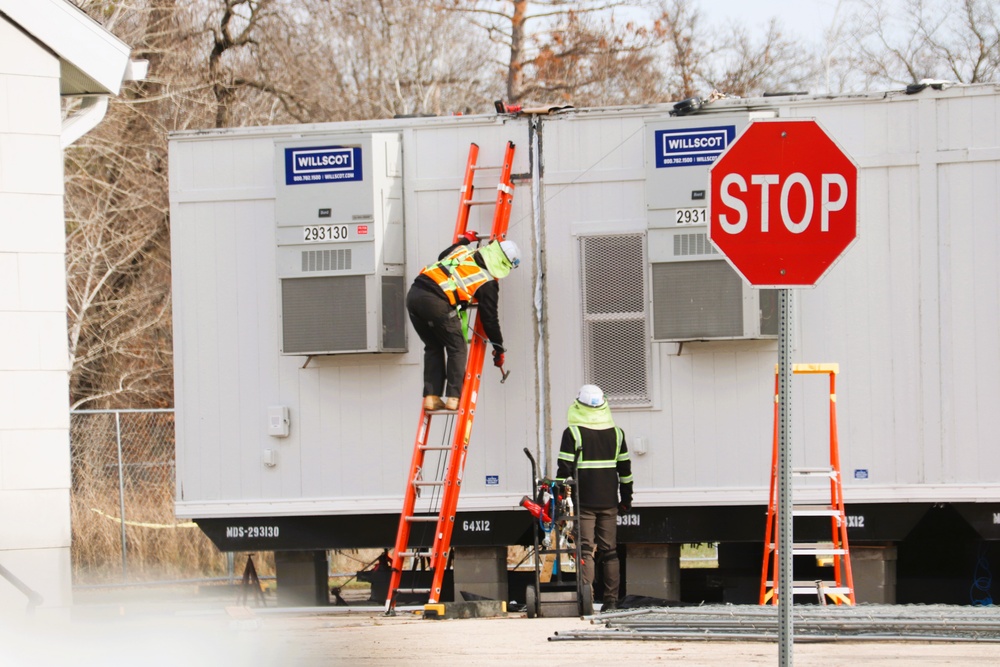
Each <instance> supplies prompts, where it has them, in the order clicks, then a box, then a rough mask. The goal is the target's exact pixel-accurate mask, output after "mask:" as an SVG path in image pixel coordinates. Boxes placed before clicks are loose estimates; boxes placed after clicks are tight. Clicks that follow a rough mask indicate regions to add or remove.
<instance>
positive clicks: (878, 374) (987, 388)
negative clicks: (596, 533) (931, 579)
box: [543, 86, 1000, 505]
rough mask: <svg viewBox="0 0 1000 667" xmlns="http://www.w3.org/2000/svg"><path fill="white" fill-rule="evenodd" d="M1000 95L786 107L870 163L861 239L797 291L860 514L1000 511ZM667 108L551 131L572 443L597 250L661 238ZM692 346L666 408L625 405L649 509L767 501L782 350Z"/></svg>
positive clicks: (558, 344) (802, 385) (799, 428)
mask: <svg viewBox="0 0 1000 667" xmlns="http://www.w3.org/2000/svg"><path fill="white" fill-rule="evenodd" d="M997 100H998V96H997V90H996V89H995V88H994V87H993V86H979V87H969V88H952V89H950V90H946V91H943V92H937V91H932V90H927V91H925V92H924V93H922V94H921V95H918V96H907V95H904V94H903V93H901V92H900V93H895V94H891V95H887V96H885V97H884V98H883V97H882V96H876V95H872V96H860V97H856V98H842V99H836V100H825V99H824V100H811V101H796V102H788V101H785V102H784V103H780V101H775V102H774V104H775V107H776V108H777V109H778V112H779V115H780V116H781V117H816V118H817V119H818V120H819V122H820V123H821V124H822V125H823V126H824V127H825V128H826V129H827V131H828V132H829V133H830V134H831V135H832V136H833V137H834V138H835V139H836V140H837V141H838V142H839V143H840V144H841V145H842V146H843V148H844V149H845V150H846V151H847V152H848V153H849V154H850V155H851V156H852V157H853V158H854V159H855V160H856V161H857V162H858V164H859V166H860V199H859V201H860V202H861V204H860V207H861V210H860V223H859V230H860V239H859V241H858V242H857V243H856V244H855V245H854V246H853V247H852V248H851V249H850V250H849V251H848V252H847V254H846V255H845V256H844V257H843V259H842V260H841V261H840V262H839V263H838V264H837V265H836V266H835V267H834V269H833V270H832V271H831V272H830V273H829V274H828V275H827V276H826V277H825V278H824V280H823V281H822V282H821V283H820V284H819V286H817V287H816V288H814V289H800V290H796V294H795V298H796V304H797V305H796V312H795V318H796V319H795V322H794V324H793V326H794V342H793V348H794V349H793V361H795V362H803V363H821V362H836V363H839V364H840V367H841V373H840V375H839V376H838V377H837V395H838V403H837V409H838V426H839V436H840V438H839V439H840V447H841V464H842V470H843V472H844V475H845V477H846V489H847V490H846V491H845V493H846V494H847V498H848V500H849V501H851V502H868V501H894V502H905V501H947V500H956V501H957V500H994V501H995V500H996V499H998V498H1000V485H998V484H997V483H996V480H998V479H1000V451H998V448H996V447H994V446H993V443H995V439H996V434H997V433H998V432H1000V411H998V410H996V409H993V408H991V407H990V406H993V405H996V404H998V403H1000V344H998V342H997V341H998V337H1000V317H998V312H1000V279H998V274H1000V271H998V260H1000V243H998V234H1000V233H998V231H997V227H998V222H1000V220H998V217H1000V216H998V214H997V210H998V207H997V205H998V203H1000V202H998V201H997V199H998V195H997V192H998V190H1000V188H998V185H1000V183H998V169H997V160H998V157H1000V150H998V145H1000V141H998V138H997V135H998V130H997V127H998V119H997V116H998V105H997ZM756 102H759V101H756ZM740 104H742V103H741V102H731V103H729V106H728V108H726V109H725V110H728V111H732V110H735V109H736V108H738V107H739V105H740ZM748 104H751V103H748ZM753 106H754V107H755V108H759V106H760V105H758V104H756V103H753ZM649 114H650V112H648V111H645V112H640V111H636V110H624V111H623V110H609V111H605V112H587V113H582V114H579V115H577V116H575V117H574V116H572V115H571V116H567V117H564V118H561V119H558V120H557V119H552V120H547V121H545V123H544V145H545V152H544V157H545V169H546V170H545V179H544V188H545V190H544V193H543V195H544V200H545V202H546V209H545V224H546V232H545V233H546V238H545V241H546V250H547V261H548V263H549V264H548V270H547V272H546V276H547V283H548V297H549V298H548V302H547V307H548V311H549V317H548V327H549V331H550V334H551V336H552V340H553V341H554V342H553V343H550V349H551V354H552V360H551V364H552V367H553V369H558V370H559V372H553V373H552V392H551V400H552V404H553V408H552V413H553V424H552V430H551V437H552V439H553V442H555V443H558V438H559V435H560V433H561V430H562V428H563V425H564V424H563V423H562V421H563V415H564V411H565V405H566V404H567V402H568V401H569V400H571V398H572V396H573V394H574V392H575V390H576V388H577V387H578V386H579V384H580V383H581V382H582V381H583V370H582V368H581V364H582V360H583V351H582V341H581V324H580V323H581V305H580V301H581V297H580V278H579V257H578V246H577V243H578V238H579V237H580V236H581V235H590V234H608V233H635V232H642V231H644V229H645V219H644V218H645V211H644V209H643V203H644V196H645V192H644V190H643V188H644V186H645V182H644V174H643V172H642V164H643V163H642V159H643V142H645V141H646V140H647V138H646V135H645V133H644V132H643V131H642V123H643V122H644V120H647V119H650V118H654V117H653V116H651V115H649ZM662 116H663V117H665V114H662ZM706 118H709V119H710V116H707V115H706ZM570 264H571V265H572V267H573V270H572V271H567V270H566V268H567V266H569V265H570ZM677 351H678V349H677V346H676V345H674V344H670V343H656V342H652V343H651V350H650V352H651V354H650V360H651V362H650V363H651V365H652V366H651V371H652V373H651V380H652V395H653V406H652V408H651V409H645V408H636V409H622V408H619V409H617V410H616V420H617V421H618V423H619V424H620V425H622V426H623V427H624V428H625V430H626V433H627V434H628V435H629V437H630V438H637V437H642V438H645V439H646V440H647V443H648V444H647V448H648V453H646V454H645V455H641V456H636V455H634V456H633V460H634V469H635V474H636V489H637V502H638V504H640V505H660V504H667V505H672V504H684V505H688V504H694V505H717V504H728V503H753V504H759V503H764V502H766V493H767V490H766V484H767V481H768V476H769V472H770V461H771V458H770V457H771V434H772V430H771V429H772V424H773V422H772V415H773V403H772V396H773V381H774V375H773V373H774V364H775V362H776V361H777V349H776V345H774V344H773V343H766V342H728V341H727V342H721V341H720V342H705V343H685V344H684V345H683V346H682V347H681V348H680V354H677ZM793 386H794V393H793V408H792V410H793V423H794V427H795V429H794V434H793V435H794V440H793V456H794V461H795V465H822V464H824V463H826V462H827V461H828V449H827V445H828V433H829V430H828V429H829V419H828V410H829V400H828V393H827V388H828V384H827V381H826V378H824V377H816V376H806V377H796V379H795V381H794V383H793ZM856 470H857V471H862V470H863V471H865V472H866V473H867V478H865V479H862V478H860V477H859V478H858V479H855V478H854V472H855V471H856ZM823 493H826V490H825V488H823V489H818V490H817V494H818V495H822V494H823Z"/></svg>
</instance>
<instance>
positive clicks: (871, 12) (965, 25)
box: [851, 0, 1000, 87]
mask: <svg viewBox="0 0 1000 667" xmlns="http://www.w3.org/2000/svg"><path fill="white" fill-rule="evenodd" d="M851 27H852V29H851V36H852V39H851V45H852V47H853V48H854V50H855V52H856V53H857V56H858V57H857V59H856V60H855V61H854V62H853V63H852V65H854V66H855V67H857V68H858V71H859V72H860V74H861V75H862V76H863V85H864V86H866V87H871V86H876V85H877V86H886V85H894V84H896V85H898V84H909V83H916V82H918V81H921V80H923V79H947V80H951V81H956V82H961V83H979V82H984V81H993V80H996V79H997V76H998V75H1000V8H998V6H997V4H996V2H993V1H992V0H906V2H905V3H904V4H903V6H902V8H901V9H899V10H898V11H893V8H892V7H890V6H889V5H887V4H886V3H885V2H883V1H882V0H855V3H854V9H853V12H852V14H851Z"/></svg>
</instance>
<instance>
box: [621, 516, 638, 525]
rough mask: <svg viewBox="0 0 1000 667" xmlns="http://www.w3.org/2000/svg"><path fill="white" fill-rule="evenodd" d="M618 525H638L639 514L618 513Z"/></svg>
mask: <svg viewBox="0 0 1000 667" xmlns="http://www.w3.org/2000/svg"><path fill="white" fill-rule="evenodd" d="M618 525H619V526H638V525H639V515H638V514H619V515H618Z"/></svg>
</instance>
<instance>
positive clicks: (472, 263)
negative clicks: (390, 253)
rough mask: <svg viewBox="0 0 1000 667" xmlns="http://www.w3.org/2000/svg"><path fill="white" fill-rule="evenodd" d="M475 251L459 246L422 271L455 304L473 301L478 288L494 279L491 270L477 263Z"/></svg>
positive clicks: (449, 301)
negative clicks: (474, 255)
mask: <svg viewBox="0 0 1000 667" xmlns="http://www.w3.org/2000/svg"><path fill="white" fill-rule="evenodd" d="M473 252H475V251H470V250H469V248H468V247H467V246H459V247H458V248H455V249H454V250H452V251H451V254H450V255H448V256H447V257H445V258H444V259H442V260H441V261H439V262H435V263H434V264H431V265H430V266H426V267H424V269H423V270H422V271H421V272H420V273H422V274H424V275H425V276H427V277H428V278H430V279H431V280H433V281H434V282H435V283H437V285H438V287H440V288H441V290H442V291H443V292H444V294H445V296H447V297H448V303H450V304H451V305H453V306H457V305H458V304H459V303H469V302H471V301H472V295H473V294H475V293H476V290H477V289H479V287H480V286H481V285H483V284H485V283H486V282H487V281H490V280H493V276H492V275H490V272H489V271H487V270H486V269H484V268H483V267H481V266H479V265H478V264H476V260H475V258H474V257H473Z"/></svg>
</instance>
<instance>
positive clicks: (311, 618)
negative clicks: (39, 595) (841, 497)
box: [0, 594, 1000, 667]
mask: <svg viewBox="0 0 1000 667" xmlns="http://www.w3.org/2000/svg"><path fill="white" fill-rule="evenodd" d="M80 598H81V596H78V601H77V603H76V605H75V606H74V607H73V609H72V612H71V613H70V614H66V613H62V614H59V613H37V614H35V615H33V616H31V617H22V618H19V619H11V618H5V619H3V621H4V622H2V623H0V665H3V666H4V667H49V666H50V665H51V666H56V665H58V666H63V665H67V666H72V667H89V666H90V665H95V666H96V665H100V666H101V667H119V666H121V667H125V666H128V667H133V666H142V667H146V666H159V665H164V666H166V665H170V666H171V667H173V666H177V665H185V666H188V667H201V666H203V665H204V666H208V665H213V666H214V665H220V664H221V665H234V666H236V667H272V666H274V667H277V666H281V667H297V666H299V665H302V666H312V665H317V666H319V665H352V666H353V665H358V666H361V667H366V666H382V665H393V666H396V665H400V666H407V665H422V666H425V667H426V666H427V665H434V666H439V665H441V666H449V665H463V666H468V665H504V666H505V667H519V666H524V667H528V666H530V667H538V666H539V665H545V666H546V667H559V666H562V665H567V666H569V665H571V666H573V667H580V666H584V665H613V664H614V663H616V662H620V661H627V662H628V665H629V667H633V666H636V665H658V664H664V663H665V662H667V661H669V662H676V663H680V664H683V665H706V666H707V665H726V666H728V667H735V666H741V665H775V664H777V663H778V647H777V645H776V644H774V643H765V642H746V641H733V640H729V641H723V640H720V641H660V640H657V641H633V640H574V641H550V638H551V637H553V636H555V635H556V633H562V632H572V631H575V630H586V629H589V628H593V627H595V626H594V624H593V623H592V622H591V620H590V619H580V618H537V619H528V618H526V617H524V615H523V614H510V615H508V616H507V617H503V618H479V619H461V620H428V619H424V618H422V617H421V616H420V614H419V612H418V611H416V610H414V611H412V612H411V611H408V610H407V609H406V608H404V609H401V610H400V611H399V613H398V614H397V615H396V616H394V617H386V616H383V615H382V614H381V610H380V609H379V608H377V607H372V606H352V607H326V608H316V609H293V610H290V609H275V608H273V607H265V608H250V607H242V606H236V605H235V604H234V602H235V599H228V598H223V597H218V596H216V597H213V598H211V599H197V600H193V601H192V600H184V599H177V598H172V597H169V596H159V597H157V598H149V599H143V598H141V597H136V595H134V594H133V595H129V596H123V595H122V594H114V595H104V596H101V595H88V596H86V598H85V599H80ZM8 611H9V610H8ZM998 654H1000V647H998V645H997V644H988V643H974V642H969V643H927V642H921V643H915V642H907V643H893V642H884V643H883V642H876V643H871V642H866V643H851V642H847V641H836V642H827V643H808V644H797V645H795V647H794V649H793V659H794V663H795V664H797V665H800V666H801V665H814V666H817V667H826V666H830V667H832V666H835V665H836V666H840V665H848V664H852V665H972V664H997V655H998Z"/></svg>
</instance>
